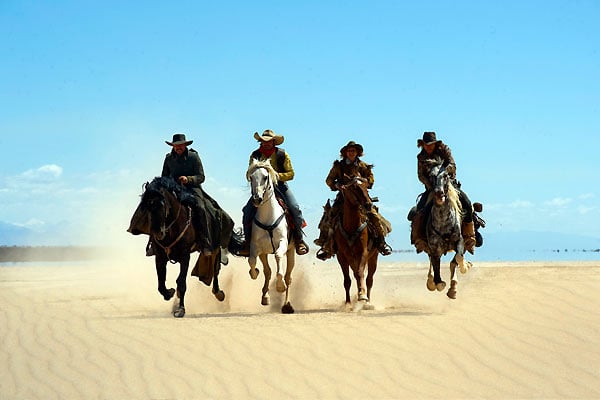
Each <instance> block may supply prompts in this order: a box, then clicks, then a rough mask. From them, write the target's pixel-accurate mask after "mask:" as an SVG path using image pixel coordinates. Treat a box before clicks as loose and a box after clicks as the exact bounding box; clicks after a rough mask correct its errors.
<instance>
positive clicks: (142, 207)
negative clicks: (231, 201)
mask: <svg viewBox="0 0 600 400" xmlns="http://www.w3.org/2000/svg"><path fill="white" fill-rule="evenodd" d="M144 189H145V190H144V193H143V194H142V200H141V201H140V204H139V205H138V207H137V209H136V210H135V213H134V214H133V216H132V218H131V223H130V225H129V228H128V229H127V231H128V232H130V233H131V234H133V235H139V234H146V235H149V236H150V242H151V246H152V248H153V250H154V253H155V258H154V263H155V265H156V275H157V279H158V291H159V293H160V294H161V295H162V296H163V298H164V299H165V300H166V301H168V300H170V299H171V298H172V297H173V295H175V294H177V296H178V297H179V304H178V305H177V306H175V310H174V311H173V315H174V316H175V317H176V318H181V317H183V316H184V315H185V304H184V298H185V292H186V290H187V285H186V278H187V272H188V268H189V263H190V254H191V253H192V252H195V251H198V250H199V249H198V245H197V242H198V240H197V235H198V232H197V231H196V229H195V228H194V226H193V224H192V207H193V206H192V204H193V203H194V198H193V195H192V194H191V193H189V192H187V191H186V190H185V189H184V188H183V186H181V185H179V184H178V183H176V182H175V180H174V179H172V178H168V177H159V178H155V179H154V180H153V181H152V182H150V183H147V184H146V185H145V186H144ZM167 261H169V262H171V263H173V264H175V263H179V276H178V277H177V280H176V282H177V291H175V289H173V288H170V289H167V287H166V283H165V281H166V278H167ZM220 269H221V248H220V247H217V249H216V250H215V251H213V252H212V254H210V255H204V254H200V255H199V257H198V260H197V262H196V266H195V267H194V270H193V271H192V275H195V276H197V277H198V278H199V279H200V281H201V282H204V283H205V284H206V285H210V283H211V281H212V292H213V294H214V295H215V297H216V298H217V300H219V301H223V300H224V299H225V293H224V292H223V291H222V290H221V289H220V288H219V279H218V277H219V271H220Z"/></svg>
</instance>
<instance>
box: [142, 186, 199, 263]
mask: <svg viewBox="0 0 600 400" xmlns="http://www.w3.org/2000/svg"><path fill="white" fill-rule="evenodd" d="M163 197H164V196H163ZM163 207H165V208H166V205H164V206H163ZM182 208H184V206H183V204H181V203H179V208H178V209H177V215H176V216H175V218H174V219H173V221H171V223H170V224H169V225H168V226H167V227H166V228H164V223H163V224H162V226H161V229H160V231H161V233H163V234H164V235H165V236H166V234H167V232H169V230H170V229H171V228H172V227H173V225H175V223H176V222H177V221H178V220H179V216H180V215H181V209H182ZM185 208H187V219H186V221H185V226H184V227H183V229H182V230H181V232H180V233H179V235H178V236H177V237H176V238H175V240H173V241H172V242H171V244H169V245H168V246H165V245H163V244H162V243H161V242H160V240H159V239H156V238H155V237H154V235H152V234H150V237H151V238H152V239H153V241H154V243H156V244H158V245H159V246H160V247H161V248H162V249H163V250H164V252H165V254H166V255H167V259H168V260H169V261H170V262H171V263H173V264H174V263H176V261H175V260H172V259H171V249H172V248H173V247H174V246H175V245H176V244H177V243H178V242H179V241H180V240H181V238H183V236H184V235H185V233H186V232H187V230H188V229H189V227H190V225H191V223H192V208H191V207H190V206H185ZM165 214H166V213H165ZM165 219H166V217H165ZM161 240H163V239H161Z"/></svg>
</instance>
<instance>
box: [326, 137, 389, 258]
mask: <svg viewBox="0 0 600 400" xmlns="http://www.w3.org/2000/svg"><path fill="white" fill-rule="evenodd" d="M362 155H363V147H362V145H360V144H358V143H356V142H354V141H353V140H351V141H349V142H348V144H346V145H345V146H344V147H342V148H341V149H340V158H341V159H340V160H335V161H334V162H333V166H332V167H331V170H330V171H329V174H328V175H327V178H326V179H325V183H326V184H327V186H329V188H330V189H331V190H333V191H339V188H340V186H341V185H345V184H347V183H348V182H350V180H351V179H352V178H353V177H355V176H357V175H358V176H360V177H361V178H364V179H366V182H367V188H368V189H371V188H372V187H373V183H375V178H374V177H373V171H372V168H373V165H372V164H367V163H366V162H364V161H362V160H361V159H360V158H359V157H362ZM342 202H343V196H342V195H341V193H338V194H337V196H336V199H335V201H334V203H333V206H332V207H331V209H329V210H328V208H327V206H325V212H324V214H323V217H322V218H321V223H320V224H319V229H320V230H321V232H320V235H319V238H318V239H316V240H315V244H317V245H319V246H321V248H320V249H319V250H318V251H317V258H319V259H320V260H327V259H328V258H331V257H333V255H334V250H333V229H331V226H326V225H330V224H328V223H325V221H335V220H336V219H337V217H338V216H339V214H340V212H341V208H342ZM327 203H329V200H328V201H327ZM368 217H369V225H370V226H371V227H372V231H374V232H375V233H376V235H377V236H376V238H375V243H377V246H378V250H379V252H380V253H381V254H382V255H384V256H387V255H390V254H392V248H391V247H390V246H389V245H388V244H387V243H386V241H385V236H386V235H387V234H388V233H389V232H391V225H390V224H389V222H387V221H385V220H384V218H383V217H382V216H381V215H380V214H379V212H378V210H377V207H375V206H373V207H372V208H371V210H369V213H368Z"/></svg>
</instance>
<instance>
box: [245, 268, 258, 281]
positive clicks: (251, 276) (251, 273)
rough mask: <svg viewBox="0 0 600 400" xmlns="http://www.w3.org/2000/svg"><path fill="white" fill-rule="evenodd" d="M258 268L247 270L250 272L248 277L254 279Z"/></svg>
mask: <svg viewBox="0 0 600 400" xmlns="http://www.w3.org/2000/svg"><path fill="white" fill-rule="evenodd" d="M258 272H259V271H258V269H256V268H254V269H251V270H250V271H248V273H249V274H250V278H252V279H256V278H257V277H258Z"/></svg>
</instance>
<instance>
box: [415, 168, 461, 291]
mask: <svg viewBox="0 0 600 400" xmlns="http://www.w3.org/2000/svg"><path fill="white" fill-rule="evenodd" d="M429 178H430V179H431V182H432V184H433V187H434V189H433V190H432V192H431V195H430V199H429V200H428V201H429V202H431V212H430V214H429V217H428V220H427V228H426V233H427V242H428V244H429V250H427V253H428V255H429V273H428V277H427V288H428V289H429V290H431V291H434V290H436V289H437V290H438V291H442V290H444V288H445V287H446V282H444V281H443V280H442V277H441V274H440V260H441V257H442V256H443V255H445V254H446V253H447V252H449V251H454V252H456V254H455V255H454V257H453V258H452V261H450V280H451V285H450V289H448V293H447V295H448V297H450V298H451V299H455V298H456V286H457V285H458V279H457V274H456V267H457V266H459V267H460V271H461V273H465V272H467V270H468V269H469V268H470V267H471V263H470V262H465V261H464V253H465V247H464V240H463V237H462V234H461V222H462V216H463V210H462V206H461V203H460V200H459V198H458V190H457V189H456V188H455V187H454V185H453V183H452V181H451V179H450V177H449V176H448V173H447V172H446V168H445V167H443V166H442V161H441V160H435V161H433V162H432V168H431V170H430V176H429ZM432 272H433V275H432Z"/></svg>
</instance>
